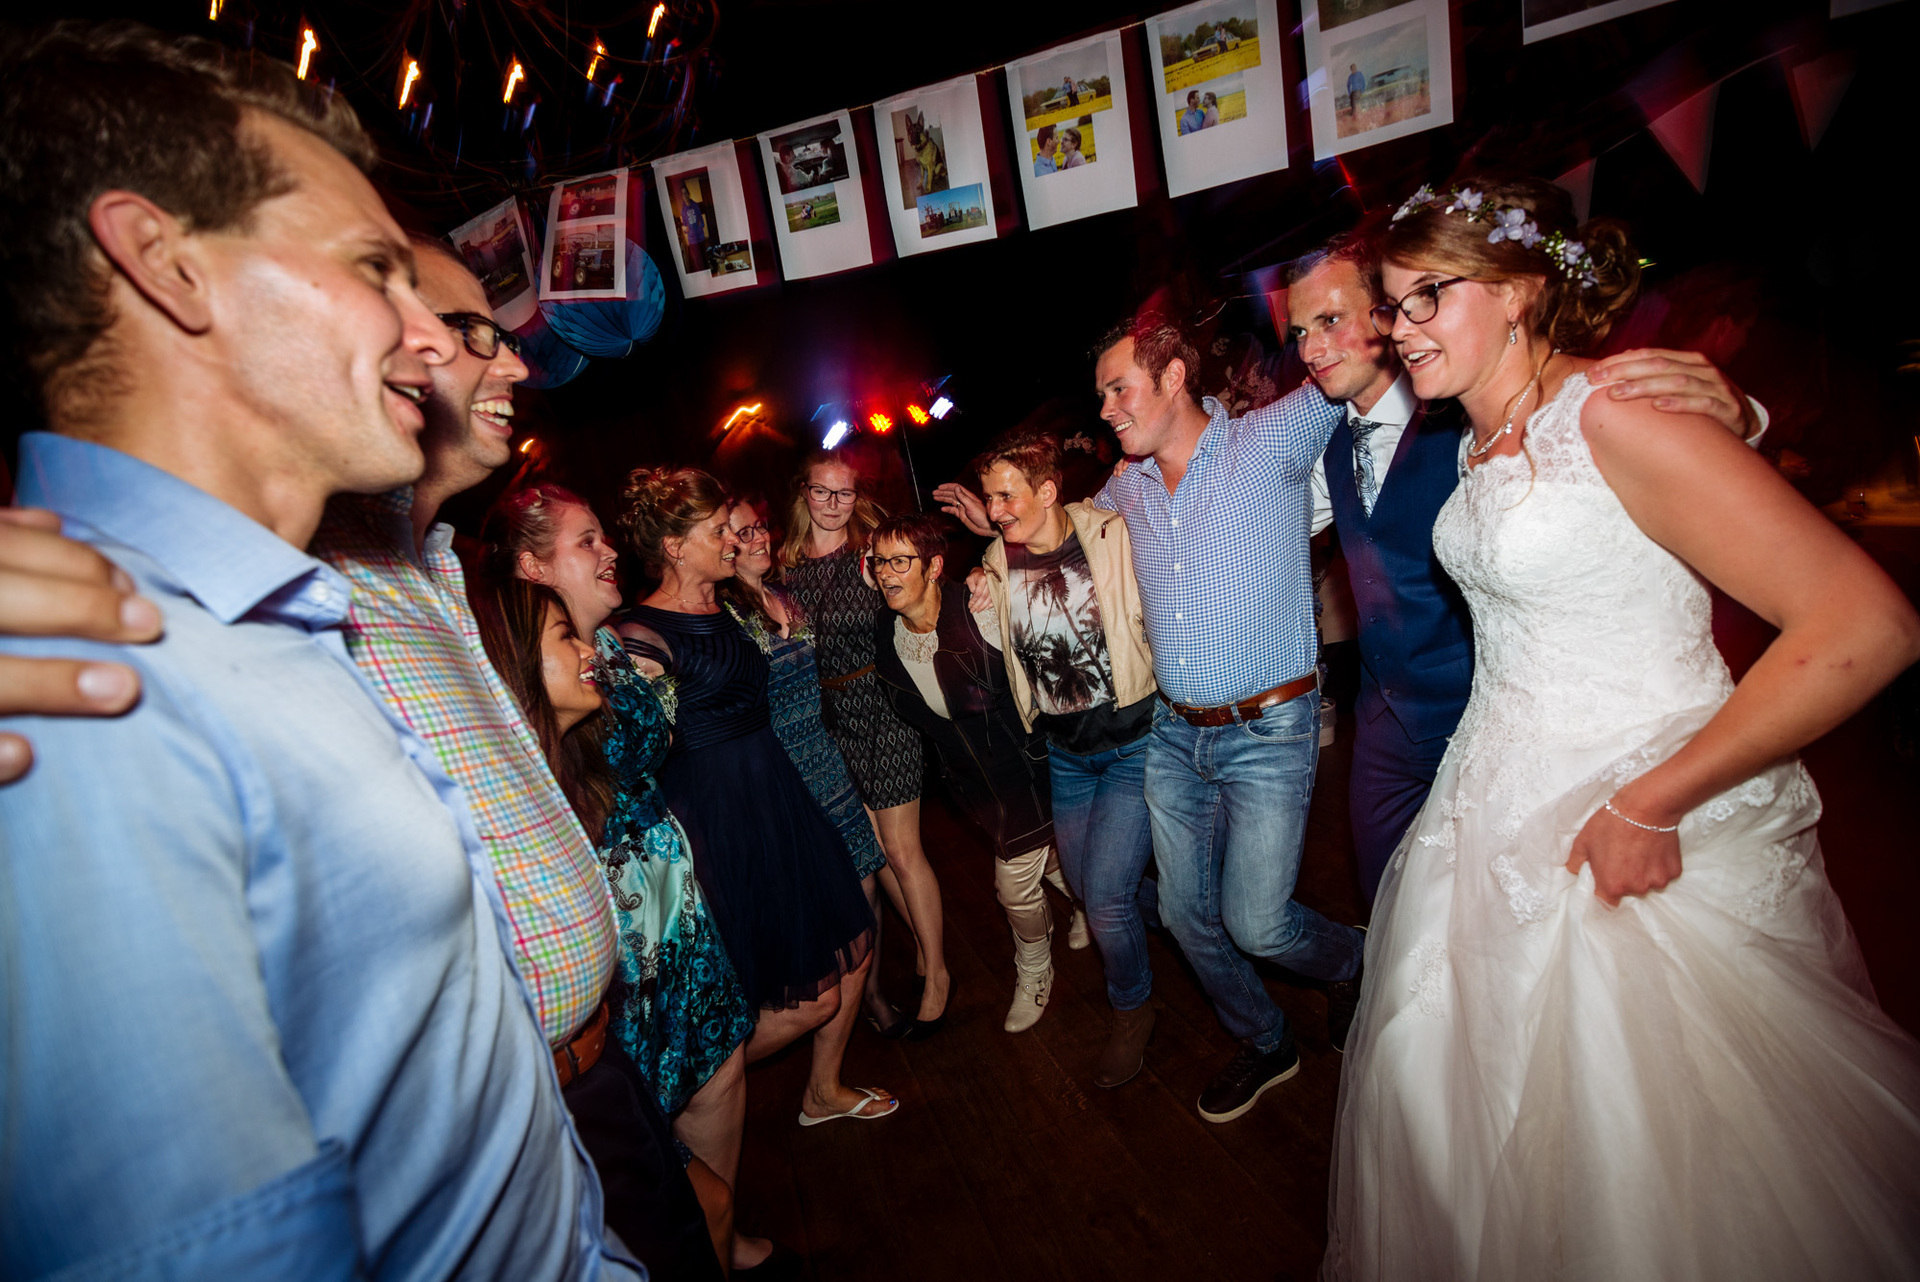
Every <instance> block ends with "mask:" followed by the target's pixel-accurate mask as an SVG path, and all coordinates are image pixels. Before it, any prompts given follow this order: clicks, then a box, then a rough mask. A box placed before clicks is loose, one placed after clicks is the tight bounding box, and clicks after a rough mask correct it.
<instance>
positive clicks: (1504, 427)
mask: <svg viewBox="0 0 1920 1282" xmlns="http://www.w3.org/2000/svg"><path fill="white" fill-rule="evenodd" d="M1559 354H1560V349H1559V348H1557V347H1556V348H1554V349H1553V350H1552V351H1550V352H1548V353H1547V359H1546V360H1544V361H1541V362H1540V368H1539V369H1537V370H1535V371H1533V377H1532V378H1530V379H1528V380H1527V385H1526V386H1525V387H1523V388H1521V389H1520V399H1519V400H1517V401H1515V402H1514V403H1513V413H1511V414H1509V415H1507V421H1506V422H1505V423H1502V424H1501V425H1500V430H1499V431H1497V432H1495V433H1494V434H1493V435H1492V436H1489V437H1488V438H1487V439H1486V440H1485V441H1482V442H1481V443H1480V445H1479V447H1478V448H1474V447H1472V446H1469V447H1468V448H1467V457H1468V458H1479V457H1480V456H1481V455H1482V454H1485V453H1486V452H1487V451H1488V450H1490V449H1492V448H1493V447H1494V445H1495V443H1496V442H1498V441H1499V440H1500V438H1501V437H1503V436H1508V435H1511V434H1512V432H1513V421H1514V420H1515V419H1517V418H1519V417H1520V407H1521V406H1522V405H1525V404H1526V403H1527V397H1528V396H1530V395H1532V394H1533V389H1534V388H1535V387H1536V386H1538V385H1539V382H1540V376H1541V375H1542V374H1544V373H1546V372H1547V366H1549V365H1551V364H1552V363H1553V358H1554V357H1556V356H1558V355H1559Z"/></svg>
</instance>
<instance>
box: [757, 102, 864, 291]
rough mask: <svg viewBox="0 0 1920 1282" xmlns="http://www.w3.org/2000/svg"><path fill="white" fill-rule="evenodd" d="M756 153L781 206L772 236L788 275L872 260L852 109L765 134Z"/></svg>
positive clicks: (797, 276)
mask: <svg viewBox="0 0 1920 1282" xmlns="http://www.w3.org/2000/svg"><path fill="white" fill-rule="evenodd" d="M760 159H761V162H762V164H763V165H764V167H765V169H766V174H767V190H768V192H769V193H770V194H772V195H773V197H774V200H775V201H776V202H777V205H778V208H776V209H775V210H774V216H773V235H774V239H775V240H776V241H778V242H779V244H780V265H781V270H782V273H783V274H784V275H785V276H786V278H787V279H788V280H801V279H804V278H806V277H808V276H824V275H826V274H827V273H828V272H838V271H845V270H847V269H848V268H850V267H865V266H867V265H868V264H869V263H871V262H872V261H873V244H872V242H871V241H870V240H869V239H868V238H867V201H866V194H865V190H864V188H863V187H862V185H861V176H860V154H859V152H858V151H857V150H856V149H855V147H854V145H853V118H852V117H851V116H849V115H848V114H847V113H846V112H845V111H836V112H834V113H833V114H832V115H831V116H822V117H820V118H819V119H818V120H805V121H801V122H800V123H799V124H796V125H789V126H787V127H786V128H785V129H776V130H774V131H772V132H771V133H766V134H762V135H761V136H760Z"/></svg>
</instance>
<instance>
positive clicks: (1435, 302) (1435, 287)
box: [1368, 276, 1468, 338]
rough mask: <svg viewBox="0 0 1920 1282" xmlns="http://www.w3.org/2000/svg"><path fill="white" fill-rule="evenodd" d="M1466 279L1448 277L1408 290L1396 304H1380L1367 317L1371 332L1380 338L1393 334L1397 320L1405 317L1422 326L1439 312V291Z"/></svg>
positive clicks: (1463, 277)
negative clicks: (1369, 317)
mask: <svg viewBox="0 0 1920 1282" xmlns="http://www.w3.org/2000/svg"><path fill="white" fill-rule="evenodd" d="M1466 279H1468V278H1467V277H1465V276H1449V277H1448V278H1447V279H1445V280H1436V281H1435V282H1433V284H1431V285H1422V286H1421V287H1420V288H1418V289H1410V290H1408V291H1407V296H1406V297H1405V298H1403V299H1401V300H1400V301H1399V302H1397V303H1382V304H1380V305H1379V306H1378V307H1376V308H1374V309H1373V310H1372V311H1371V312H1370V313H1368V314H1369V315H1371V316H1372V317H1373V332H1374V333H1376V334H1378V335H1380V337H1382V338H1387V337H1390V336H1391V335H1392V334H1393V327H1394V325H1395V324H1396V323H1398V321H1399V318H1400V317H1402V316H1405V317H1406V318H1407V319H1408V320H1410V321H1412V322H1413V323H1414V324H1416V325H1424V324H1426V323H1427V322H1428V321H1430V320H1432V319H1433V317H1434V313H1436V312H1438V311H1439V310H1440V291H1441V290H1443V289H1445V288H1446V287H1447V286H1449V285H1458V284H1459V283H1460V282H1461V281H1463V280H1466Z"/></svg>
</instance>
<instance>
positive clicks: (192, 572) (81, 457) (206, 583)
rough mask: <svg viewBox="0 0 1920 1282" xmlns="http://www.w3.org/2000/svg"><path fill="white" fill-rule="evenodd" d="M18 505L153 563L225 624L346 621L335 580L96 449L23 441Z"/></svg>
mask: <svg viewBox="0 0 1920 1282" xmlns="http://www.w3.org/2000/svg"><path fill="white" fill-rule="evenodd" d="M18 501H19V502H20V503H21V504H23V505H26V506H33V507H45V508H50V509H52V510H53V511H54V512H56V513H58V514H59V515H60V516H61V518H62V519H63V520H72V521H76V522H79V523H80V524H83V525H86V526H88V527H90V528H92V529H94V530H97V531H98V532H99V533H101V534H103V535H105V536H106V537H107V538H110V539H112V540H113V541H115V542H117V543H120V544H123V545H125V546H127V547H129V548H132V549H133V550H134V551H136V552H139V553H141V554H142V555H144V556H146V557H149V558H150V559H152V560H153V561H154V562H155V563H156V564H157V565H159V566H160V568H161V569H163V570H165V571H166V572H167V573H168V574H169V575H171V576H172V577H173V579H174V580H175V581H176V582H177V583H178V584H179V585H180V587H181V588H182V590H184V591H185V592H186V593H187V594H188V595H189V596H191V597H193V598H194V599H195V600H196V601H198V602H199V603H200V604H201V605H203V606H205V607H206V609H207V611H208V613H210V614H212V615H213V616H214V617H215V618H217V619H219V620H220V621H221V622H222V623H233V622H234V621H236V620H238V619H240V618H242V617H244V616H246V615H248V614H250V613H255V612H258V613H261V614H264V615H266V616H267V617H270V618H277V619H281V620H283V621H285V622H290V623H295V624H298V625H300V626H302V627H330V626H332V625H334V624H337V623H339V622H341V621H342V620H344V619H345V618H346V616H347V603H348V601H349V599H350V597H351V589H350V588H349V587H348V586H347V581H346V580H345V579H344V578H342V577H341V576H340V575H339V573H337V572H336V571H334V570H333V569H331V568H330V567H328V566H326V565H323V564H322V563H321V562H319V561H316V560H314V559H313V558H312V557H310V556H308V555H307V554H306V553H305V552H303V551H301V550H300V549H299V548H296V547H294V546H293V545H292V544H290V543H288V542H287V541H286V540H285V539H282V538H281V537H280V536H279V535H277V534H275V533H274V532H273V531H272V530H269V529H267V528H266V527H265V526H264V525H261V524H260V523H259V522H258V521H255V520H253V519H252V518H251V517H249V516H247V515H245V514H244V513H242V512H240V511H239V510H238V509H236V508H234V507H231V506H229V505H228V504H226V503H223V502H221V501H220V500H219V499H217V498H215V497H213V495H211V494H208V493H207V492H206V491H205V490H202V489H200V488H198V487H197V486H194V485H190V484H188V483H187V482H186V481H183V480H181V479H180V478H179V477H177V476H173V475H171V474H169V473H167V472H163V471H161V470H160V469H159V468H157V467H154V466H153V465H152V464H151V463H146V462H142V461H141V460H140V459H137V458H135V457H133V456H132V455H131V454H125V453H122V452H121V451H119V450H116V449H112V448H110V447H108V446H105V445H96V444H94V443H93V442H91V441H81V440H75V439H74V438H72V437H67V436H56V435H54V434H52V433H50V432H28V433H27V434H26V435H24V436H22V437H21V438H20V482H19V499H18Z"/></svg>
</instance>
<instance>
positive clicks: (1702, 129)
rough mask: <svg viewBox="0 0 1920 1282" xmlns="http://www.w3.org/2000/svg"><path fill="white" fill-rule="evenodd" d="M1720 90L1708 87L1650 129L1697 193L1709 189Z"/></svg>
mask: <svg viewBox="0 0 1920 1282" xmlns="http://www.w3.org/2000/svg"><path fill="white" fill-rule="evenodd" d="M1719 100H1720V86H1719V85H1718V84H1717V83H1716V84H1712V85H1708V86H1707V87H1706V88H1705V89H1702V90H1701V91H1700V92H1699V93H1697V94H1695V95H1693V97H1691V98H1689V99H1687V100H1686V101H1685V102H1683V103H1681V104H1680V105H1679V106H1678V107H1675V108H1674V109H1673V110H1672V111H1669V112H1668V113H1667V114H1666V115H1664V116H1662V117H1660V118H1659V119H1658V120H1656V121H1654V122H1653V123H1652V124H1650V125H1648V126H1647V127H1648V128H1649V129H1651V130H1652V131H1653V136H1654V137H1655V138H1657V139H1658V140H1659V142H1660V146H1661V147H1662V148H1664V149H1665V151H1666V153H1667V155H1669V156H1671V157H1672V158H1673V163H1674V164H1676V165H1678V166H1680V172H1681V173H1683V174H1685V175H1686V176H1687V181H1688V182H1690V183H1692V184H1693V189H1694V190H1695V191H1699V192H1704V191H1705V190H1706V189H1707V157H1708V155H1709V153H1710V152H1711V151H1712V150H1713V108H1714V104H1715V103H1717V102H1718V101H1719Z"/></svg>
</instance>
